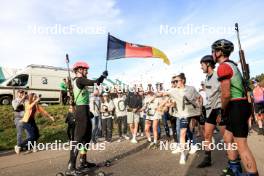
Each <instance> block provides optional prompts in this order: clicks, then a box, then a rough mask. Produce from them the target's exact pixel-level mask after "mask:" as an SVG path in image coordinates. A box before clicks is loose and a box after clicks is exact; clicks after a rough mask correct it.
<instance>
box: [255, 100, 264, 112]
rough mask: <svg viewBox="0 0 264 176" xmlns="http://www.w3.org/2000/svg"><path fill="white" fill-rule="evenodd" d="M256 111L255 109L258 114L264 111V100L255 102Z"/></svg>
mask: <svg viewBox="0 0 264 176" xmlns="http://www.w3.org/2000/svg"><path fill="white" fill-rule="evenodd" d="M254 111H255V113H256V114H262V113H264V102H261V103H255V104H254Z"/></svg>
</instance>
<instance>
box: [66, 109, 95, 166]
mask: <svg viewBox="0 0 264 176" xmlns="http://www.w3.org/2000/svg"><path fill="white" fill-rule="evenodd" d="M89 114H90V110H89V106H88V105H79V106H76V111H75V133H74V141H73V142H72V145H73V146H72V149H71V152H70V161H69V163H70V164H71V167H72V168H75V164H76V158H77V156H78V152H79V151H78V150H77V144H79V143H82V144H83V145H85V144H87V143H89V142H90V141H91V137H92V122H91V117H90V116H89ZM87 147H88V146H87Z"/></svg>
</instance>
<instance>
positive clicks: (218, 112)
mask: <svg viewBox="0 0 264 176" xmlns="http://www.w3.org/2000/svg"><path fill="white" fill-rule="evenodd" d="M219 115H220V116H222V115H221V108H217V109H213V110H212V111H211V113H210V115H209V117H208V118H206V120H205V122H206V123H210V124H212V125H217V123H216V118H217V117H218V116H219ZM225 125H226V120H225V118H223V117H221V122H220V123H219V126H225Z"/></svg>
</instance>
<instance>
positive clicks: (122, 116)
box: [113, 91, 129, 142]
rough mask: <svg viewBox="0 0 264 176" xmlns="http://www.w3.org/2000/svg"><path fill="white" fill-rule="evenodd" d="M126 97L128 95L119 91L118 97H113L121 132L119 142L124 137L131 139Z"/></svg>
mask: <svg viewBox="0 0 264 176" xmlns="http://www.w3.org/2000/svg"><path fill="white" fill-rule="evenodd" d="M125 99H126V97H125V96H124V95H123V94H122V92H119V91H118V92H117V98H114V99H113V103H114V106H115V115H116V118H117V119H116V122H117V126H118V134H119V140H118V142H121V141H122V139H123V138H125V139H126V140H128V139H129V137H128V136H127V110H126V106H125Z"/></svg>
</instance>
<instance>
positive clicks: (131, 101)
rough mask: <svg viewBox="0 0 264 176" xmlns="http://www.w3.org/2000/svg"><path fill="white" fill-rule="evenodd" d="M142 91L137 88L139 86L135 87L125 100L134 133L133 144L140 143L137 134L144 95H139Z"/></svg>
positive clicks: (131, 129) (129, 121)
mask: <svg viewBox="0 0 264 176" xmlns="http://www.w3.org/2000/svg"><path fill="white" fill-rule="evenodd" d="M140 91H143V90H140V89H137V87H135V88H134V92H129V93H128V95H127V97H126V100H125V106H126V107H127V123H128V124H129V127H130V131H131V134H132V139H131V143H133V144H136V143H138V142H137V140H136V136H137V131H138V123H139V116H140V110H141V108H142V97H141V96H140V95H139V92H140Z"/></svg>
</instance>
